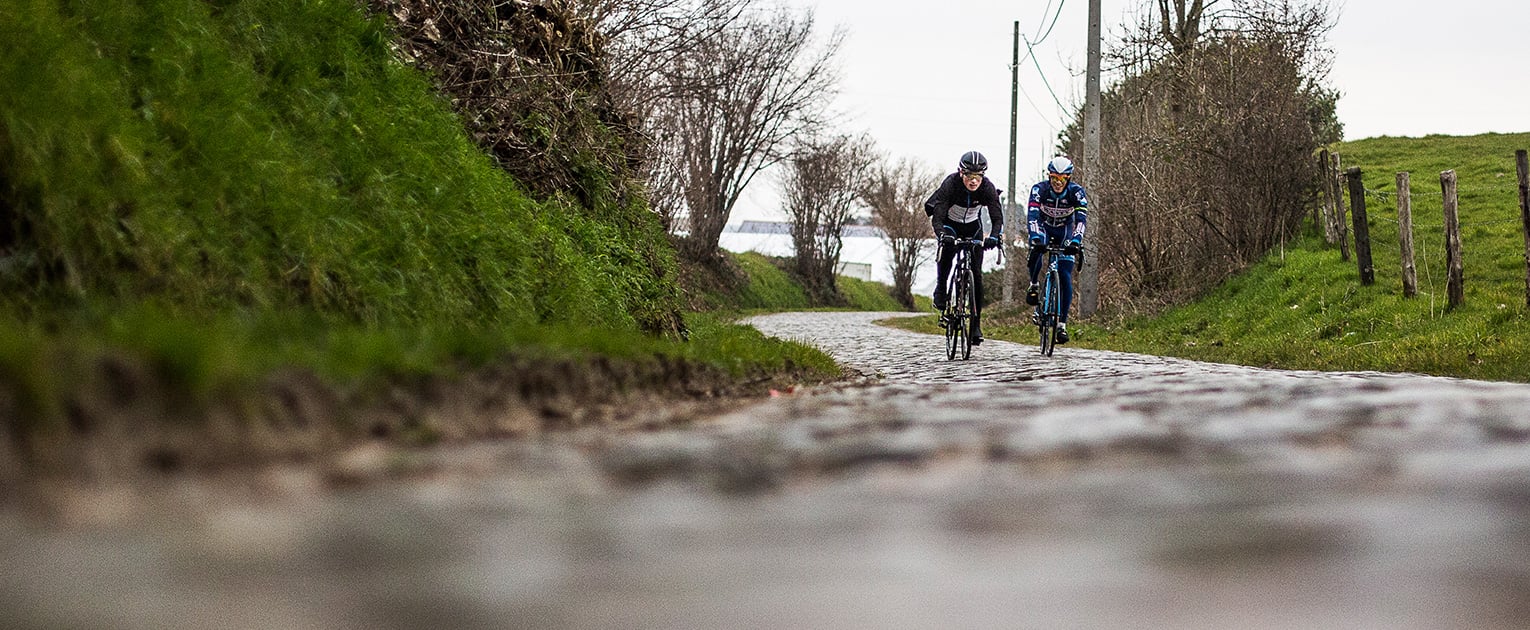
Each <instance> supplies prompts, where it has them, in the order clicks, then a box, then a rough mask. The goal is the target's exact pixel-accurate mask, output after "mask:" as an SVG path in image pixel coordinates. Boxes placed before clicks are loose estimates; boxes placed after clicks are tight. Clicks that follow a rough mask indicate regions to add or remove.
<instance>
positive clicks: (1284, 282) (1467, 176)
mask: <svg viewBox="0 0 1530 630" xmlns="http://www.w3.org/2000/svg"><path fill="white" fill-rule="evenodd" d="M1521 148H1530V134H1524V133H1522V134H1508V135H1503V134H1488V135H1481V136H1472V137H1447V136H1430V137H1426V138H1373V139H1368V140H1360V141H1355V142H1348V143H1344V144H1342V145H1340V146H1338V147H1337V151H1338V152H1339V153H1340V154H1341V155H1342V156H1343V161H1344V163H1345V164H1346V165H1348V166H1358V167H1360V168H1361V169H1362V170H1363V173H1364V182H1365V187H1366V188H1367V189H1370V190H1372V191H1375V193H1380V194H1370V195H1368V197H1367V200H1366V208H1367V214H1368V216H1369V219H1370V220H1369V222H1368V225H1369V227H1370V234H1371V252H1372V257H1373V261H1374V268H1375V275H1376V282H1375V284H1373V285H1371V286H1363V285H1361V284H1360V280H1359V272H1358V267H1357V264H1356V262H1355V261H1354V260H1351V261H1344V260H1342V259H1341V258H1340V254H1339V250H1338V248H1337V246H1328V245H1326V244H1324V243H1323V242H1322V239H1321V238H1319V237H1313V236H1309V237H1306V238H1304V239H1302V240H1300V241H1298V242H1296V243H1293V244H1291V245H1289V246H1287V247H1286V248H1285V249H1284V250H1281V251H1275V252H1271V253H1270V254H1269V255H1267V256H1266V257H1265V258H1264V259H1263V260H1262V261H1261V262H1259V263H1258V264H1256V265H1254V266H1252V267H1251V268H1249V269H1248V270H1246V271H1244V272H1243V273H1241V274H1238V275H1237V276H1235V277H1233V278H1231V279H1229V280H1228V281H1227V282H1225V283H1223V284H1222V285H1221V286H1219V287H1217V288H1216V289H1215V290H1213V291H1211V292H1210V293H1208V294H1207V295H1205V296H1203V297H1202V298H1201V299H1199V300H1197V301H1195V302H1194V303H1191V304H1186V305H1182V306H1179V307H1177V308H1173V309H1170V310H1168V311H1167V312H1164V313H1162V314H1160V315H1158V316H1155V317H1150V318H1138V319H1132V320H1128V321H1125V322H1120V323H1111V324H1100V323H1089V322H1076V323H1075V324H1074V325H1073V326H1070V332H1072V333H1073V339H1074V342H1075V345H1077V346H1080V347H1089V348H1102V349H1112V350H1125V351H1131V352H1142V353H1150V354H1160V355H1169V356H1178V357H1186V358H1193V359H1201V360H1207V361H1218V362H1226V363H1239V364H1245V365H1257V366H1269V367H1282V368H1297V369H1321V370H1382V371H1401V372H1418V373H1427V374H1437V375H1447V376H1460V377H1470V378H1480V379H1490V380H1507V381H1519V382H1530V315H1527V310H1526V306H1525V302H1526V296H1525V291H1526V288H1525V259H1524V254H1525V245H1524V236H1523V234H1522V232H1521V226H1520V221H1519V208H1518V192H1517V190H1518V189H1517V184H1516V183H1515V167H1514V150H1515V149H1521ZM1446 169H1455V170H1456V172H1457V176H1458V179H1459V190H1460V219H1461V225H1462V230H1461V232H1462V248H1463V256H1462V258H1463V261H1464V264H1465V278H1466V285H1465V288H1466V291H1465V293H1466V302H1465V304H1464V305H1463V306H1462V307H1461V308H1458V309H1447V308H1446V302H1447V300H1446V284H1445V283H1446V278H1445V254H1444V245H1445V236H1444V231H1443V218H1442V210H1441V195H1440V187H1439V173H1440V171H1443V170H1446ZM1399 171H1410V172H1411V186H1410V188H1411V190H1412V199H1413V204H1412V205H1413V224H1414V250H1415V265H1416V268H1417V270H1418V285H1419V295H1418V297H1415V298H1411V299H1407V298H1404V297H1402V272H1401V265H1400V253H1399V252H1400V248H1399V244H1398V226H1399V224H1398V221H1397V205H1396V201H1395V192H1396V179H1395V174H1396V173H1397V172H1399ZM1021 317H1022V314H1021V313H1020V312H1013V313H1010V314H1008V315H1007V316H1006V314H1005V313H1003V312H1001V311H995V312H993V313H992V314H991V316H990V317H989V319H990V321H992V322H993V323H991V324H986V325H985V327H984V332H985V334H986V335H987V336H989V337H998V338H1007V339H1012V340H1016V341H1021V342H1025V343H1034V338H1035V331H1034V329H1033V328H1031V327H1029V326H1026V325H1023V324H1022V323H1020V318H1021ZM926 319H928V321H926ZM909 325H910V326H916V327H919V328H921V329H925V330H928V329H931V328H933V327H934V319H933V317H932V318H918V319H917V320H916V321H915V322H913V323H911V324H909Z"/></svg>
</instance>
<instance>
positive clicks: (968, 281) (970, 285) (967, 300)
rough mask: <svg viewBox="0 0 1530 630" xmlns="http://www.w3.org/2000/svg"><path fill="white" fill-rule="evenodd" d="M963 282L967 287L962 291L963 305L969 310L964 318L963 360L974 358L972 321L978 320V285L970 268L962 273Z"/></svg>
mask: <svg viewBox="0 0 1530 630" xmlns="http://www.w3.org/2000/svg"><path fill="white" fill-rule="evenodd" d="M962 281H963V282H962V284H964V285H966V289H965V290H964V291H962V302H961V303H962V307H963V309H964V310H966V311H967V316H966V317H963V318H962V328H963V329H964V330H963V333H964V334H963V335H962V360H963V361H965V360H967V359H971V358H972V328H971V327H972V323H973V322H975V321H977V287H976V284H975V282H974V281H973V279H972V270H971V269H968V270H967V271H966V272H965V273H963V274H962Z"/></svg>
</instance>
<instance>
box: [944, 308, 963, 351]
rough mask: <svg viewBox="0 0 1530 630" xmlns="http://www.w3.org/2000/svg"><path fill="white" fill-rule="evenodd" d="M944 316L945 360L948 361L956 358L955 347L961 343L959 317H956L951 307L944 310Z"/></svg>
mask: <svg viewBox="0 0 1530 630" xmlns="http://www.w3.org/2000/svg"><path fill="white" fill-rule="evenodd" d="M944 317H945V318H946V360H947V361H949V360H952V359H955V358H956V347H957V345H958V344H959V343H961V332H960V331H961V325H960V323H959V322H960V321H961V318H959V317H957V316H956V314H955V313H954V312H953V311H952V310H951V309H947V310H946V314H945V315H944Z"/></svg>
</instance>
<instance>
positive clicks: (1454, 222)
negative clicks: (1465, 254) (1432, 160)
mask: <svg viewBox="0 0 1530 630" xmlns="http://www.w3.org/2000/svg"><path fill="white" fill-rule="evenodd" d="M1440 192H1441V194H1442V195H1443V196H1444V197H1445V266H1446V267H1447V271H1446V273H1447V274H1448V275H1447V277H1446V281H1445V287H1446V293H1448V294H1449V296H1450V300H1449V306H1450V308H1455V307H1457V306H1460V305H1461V304H1463V303H1464V302H1466V289H1465V287H1464V286H1463V284H1464V279H1463V277H1462V276H1464V275H1465V274H1464V273H1463V272H1462V265H1461V219H1460V217H1458V216H1457V215H1456V172H1455V171H1454V170H1450V171H1445V172H1443V173H1440Z"/></svg>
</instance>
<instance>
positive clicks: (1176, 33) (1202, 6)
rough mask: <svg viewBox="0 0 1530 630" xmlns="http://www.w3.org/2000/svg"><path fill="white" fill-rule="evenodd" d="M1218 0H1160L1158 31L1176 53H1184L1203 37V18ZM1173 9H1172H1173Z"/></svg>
mask: <svg viewBox="0 0 1530 630" xmlns="http://www.w3.org/2000/svg"><path fill="white" fill-rule="evenodd" d="M1216 3H1217V0H1209V1H1208V0H1158V18H1159V21H1158V33H1159V35H1160V36H1162V37H1163V41H1164V42H1167V43H1168V44H1169V47H1170V48H1172V49H1173V50H1174V52H1175V53H1184V52H1187V51H1189V50H1190V49H1191V48H1193V47H1194V46H1195V42H1196V40H1198V39H1200V37H1201V20H1202V18H1204V17H1206V10H1207V9H1209V8H1211V6H1212V5H1214V4H1216ZM1171 9H1172V11H1171Z"/></svg>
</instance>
